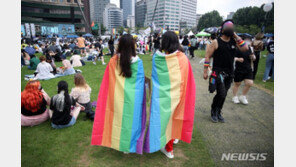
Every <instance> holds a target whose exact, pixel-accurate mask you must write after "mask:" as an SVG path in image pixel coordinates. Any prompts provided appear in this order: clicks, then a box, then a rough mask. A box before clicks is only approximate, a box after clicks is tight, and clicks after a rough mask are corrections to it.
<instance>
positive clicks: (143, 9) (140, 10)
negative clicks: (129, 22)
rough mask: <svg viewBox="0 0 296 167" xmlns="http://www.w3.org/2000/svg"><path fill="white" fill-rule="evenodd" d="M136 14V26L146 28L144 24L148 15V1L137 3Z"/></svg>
mask: <svg viewBox="0 0 296 167" xmlns="http://www.w3.org/2000/svg"><path fill="white" fill-rule="evenodd" d="M135 14H136V15H135V22H136V26H138V27H144V22H145V18H146V14H147V4H146V0H140V1H138V2H137V3H136V8H135Z"/></svg>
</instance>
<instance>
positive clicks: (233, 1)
mask: <svg viewBox="0 0 296 167" xmlns="http://www.w3.org/2000/svg"><path fill="white" fill-rule="evenodd" d="M268 2H274V0H197V13H199V14H204V13H207V12H210V11H212V10H217V11H218V12H219V13H220V15H222V16H224V17H225V18H226V16H227V15H228V13H229V12H235V11H236V10H237V9H239V8H242V7H248V6H261V5H262V4H263V3H268ZM111 3H114V4H116V5H117V6H118V7H119V0H111Z"/></svg>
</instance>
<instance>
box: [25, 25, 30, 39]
mask: <svg viewBox="0 0 296 167" xmlns="http://www.w3.org/2000/svg"><path fill="white" fill-rule="evenodd" d="M25 29H26V37H29V38H31V30H30V24H29V23H25Z"/></svg>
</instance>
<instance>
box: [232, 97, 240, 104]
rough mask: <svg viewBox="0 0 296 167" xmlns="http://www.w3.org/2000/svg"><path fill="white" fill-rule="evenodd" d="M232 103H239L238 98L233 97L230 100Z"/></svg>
mask: <svg viewBox="0 0 296 167" xmlns="http://www.w3.org/2000/svg"><path fill="white" fill-rule="evenodd" d="M232 101H233V103H234V104H238V103H239V100H238V97H237V96H234V97H233V98H232Z"/></svg>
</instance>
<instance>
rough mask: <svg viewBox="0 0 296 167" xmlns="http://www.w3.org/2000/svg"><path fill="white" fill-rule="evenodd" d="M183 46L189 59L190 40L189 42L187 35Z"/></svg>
mask: <svg viewBox="0 0 296 167" xmlns="http://www.w3.org/2000/svg"><path fill="white" fill-rule="evenodd" d="M181 44H182V46H183V49H184V52H185V55H186V56H187V57H188V56H189V55H188V48H189V44H190V43H189V40H188V36H187V35H185V36H184V39H183V41H182V43H181Z"/></svg>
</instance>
